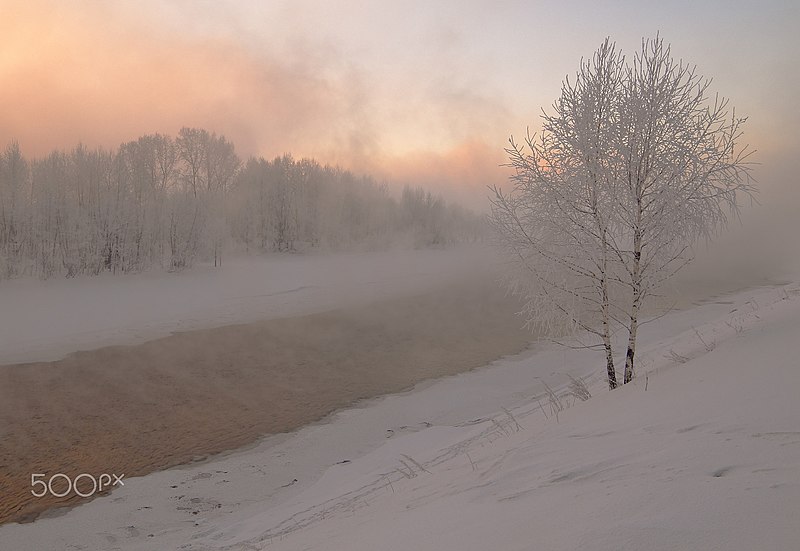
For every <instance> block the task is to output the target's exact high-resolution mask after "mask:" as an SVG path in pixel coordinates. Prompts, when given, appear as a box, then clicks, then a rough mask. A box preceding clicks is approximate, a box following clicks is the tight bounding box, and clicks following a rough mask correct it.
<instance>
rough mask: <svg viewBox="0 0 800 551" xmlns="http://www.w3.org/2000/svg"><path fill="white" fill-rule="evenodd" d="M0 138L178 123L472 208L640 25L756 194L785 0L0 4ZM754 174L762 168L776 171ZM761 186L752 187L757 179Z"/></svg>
mask: <svg viewBox="0 0 800 551" xmlns="http://www.w3.org/2000/svg"><path fill="white" fill-rule="evenodd" d="M0 11H2V12H3V14H4V16H3V17H2V18H0V31H2V33H3V36H4V45H3V46H2V50H0V52H1V53H0V78H2V82H3V86H2V87H0V101H2V102H3V104H4V105H7V106H13V108H7V109H5V110H4V111H3V113H2V114H0V129H1V130H0V143H3V144H6V143H8V142H9V141H10V140H12V139H14V140H17V141H18V142H19V143H20V146H21V148H22V150H23V152H25V154H26V155H33V156H35V155H41V154H44V153H46V152H49V151H50V150H52V149H68V148H71V147H73V146H75V145H77V144H78V143H84V144H86V145H87V146H89V147H97V146H103V147H116V146H117V145H118V144H120V143H122V142H125V141H129V140H133V139H136V138H137V137H138V136H140V135H142V134H148V133H155V132H160V133H166V134H171V135H174V134H176V133H177V131H178V130H179V129H180V128H181V127H183V126H194V127H202V128H206V129H208V130H210V131H214V132H216V133H218V134H224V135H225V136H226V137H228V138H229V139H231V140H232V141H233V142H234V143H235V144H236V146H237V151H238V152H239V154H240V155H242V156H243V157H247V156H250V155H255V156H264V157H266V158H272V157H274V156H277V155H281V154H283V153H291V154H293V155H295V157H313V158H315V159H317V160H319V161H320V162H323V163H331V164H336V165H341V166H343V167H345V168H349V169H352V170H355V171H358V172H367V173H370V174H372V175H374V176H376V177H378V178H385V179H388V180H391V181H396V182H407V183H410V184H413V185H425V186H429V187H433V188H435V189H439V190H441V191H443V192H444V193H445V194H446V195H448V196H449V197H451V198H455V199H457V200H460V201H461V202H462V203H465V204H467V205H468V206H471V207H473V208H481V207H483V206H484V205H485V196H486V185H491V184H502V183H503V182H504V181H505V179H506V177H507V174H508V173H507V172H506V170H505V169H503V168H501V167H500V166H499V165H500V164H502V163H504V162H505V160H506V159H505V154H504V152H503V147H504V146H505V145H506V143H507V139H508V137H509V135H511V134H514V135H516V136H520V135H522V134H524V133H525V131H526V128H527V127H530V128H531V129H532V130H534V131H535V130H537V129H538V124H539V116H540V113H541V109H542V108H544V109H548V108H549V106H550V105H551V104H552V102H553V101H554V100H555V99H556V97H557V96H558V93H559V87H560V83H561V81H562V79H563V78H564V77H565V76H567V75H569V74H573V73H574V72H575V71H576V70H577V68H578V65H579V62H580V59H581V57H585V56H589V55H591V54H592V52H593V51H594V50H595V49H596V48H597V47H598V46H599V44H600V43H601V42H602V40H603V39H604V38H605V37H606V36H609V37H611V39H612V40H614V41H616V42H617V44H618V46H619V47H621V48H622V49H623V51H624V52H626V53H628V54H631V53H632V52H633V51H634V50H635V49H637V48H638V46H639V43H640V41H641V39H642V38H643V37H651V36H654V35H655V34H656V33H657V32H659V33H660V34H661V36H662V37H663V38H664V39H665V40H666V41H667V42H668V43H670V44H671V45H672V48H673V52H674V54H675V55H676V56H677V57H681V58H683V59H685V60H686V61H688V62H689V63H692V64H696V65H697V68H698V71H699V72H700V73H701V74H703V75H704V76H706V77H709V78H713V80H714V82H713V84H712V90H713V91H715V92H719V93H720V94H722V95H724V96H726V97H728V98H730V100H731V104H732V105H733V106H735V107H736V109H737V113H741V114H744V115H747V116H749V117H750V120H749V121H748V124H747V126H746V128H745V141H746V142H748V143H750V144H751V145H752V146H753V147H754V148H755V149H757V150H758V151H759V154H758V155H757V158H756V160H757V161H760V162H762V163H764V164H766V163H767V162H768V163H769V164H770V171H769V172H766V171H761V170H760V169H758V170H757V171H756V176H757V177H759V180H761V181H762V182H761V183H762V186H771V185H775V184H780V183H781V182H774V181H773V180H776V179H780V178H783V177H788V176H789V175H790V174H792V173H793V172H795V170H794V166H795V163H796V162H795V160H794V158H793V157H794V151H795V150H796V146H797V144H798V139H797V134H798V133H797V131H796V128H797V127H798V123H800V120H798V118H799V117H798V110H797V109H796V108H793V102H794V97H795V96H796V93H797V91H798V90H800V84H799V81H800V77H798V74H797V71H796V70H795V69H794V63H795V59H796V56H797V54H798V52H800V40H798V36H797V33H795V32H794V31H793V29H792V27H793V24H794V23H795V22H796V21H797V20H798V15H800V9H799V8H798V7H797V6H796V5H792V4H791V3H790V2H768V3H767V5H764V4H763V3H758V4H757V3H755V2H736V3H734V4H731V3H725V2H713V3H705V4H704V5H703V6H700V7H697V6H693V5H691V4H690V3H684V2H681V3H677V4H676V3H670V5H669V6H658V5H656V4H655V3H645V4H641V3H634V2H620V3H615V4H614V5H606V6H603V7H599V6H596V5H594V4H593V3H587V2H566V3H561V4H560V5H559V6H557V7H555V6H551V5H547V4H545V3H531V2H505V3H501V4H498V3H491V4H490V3H480V2H476V3H461V2H438V3H435V4H429V3H424V2H423V3H420V2H417V3H413V2H412V3H402V4H393V3H388V2H370V3H359V2H354V1H342V2H336V3H329V2H313V1H312V2H308V1H307V2H291V3H290V2H270V3H266V4H265V3H261V2H228V3H210V2H208V3H205V2H204V3H199V2H183V1H175V2H164V1H156V0H150V1H146V2H141V3H136V4H135V5H134V4H129V3H125V2H104V3H94V2H70V3H56V4H54V3H48V2H17V1H14V0H10V1H3V2H1V3H0ZM773 174H778V175H780V176H778V177H775V176H773ZM764 175H766V176H767V179H766V181H764V178H763V176H764Z"/></svg>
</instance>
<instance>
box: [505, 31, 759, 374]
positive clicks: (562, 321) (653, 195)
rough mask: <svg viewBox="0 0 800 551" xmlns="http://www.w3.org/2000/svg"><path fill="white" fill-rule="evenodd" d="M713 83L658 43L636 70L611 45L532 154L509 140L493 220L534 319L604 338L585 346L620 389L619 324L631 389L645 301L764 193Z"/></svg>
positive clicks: (550, 119) (557, 109)
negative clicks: (509, 170) (743, 203)
mask: <svg viewBox="0 0 800 551" xmlns="http://www.w3.org/2000/svg"><path fill="white" fill-rule="evenodd" d="M709 84H710V81H708V80H705V79H703V78H702V77H700V76H698V75H697V74H696V73H695V69H694V68H693V67H690V66H688V65H686V64H684V63H683V62H681V61H676V60H674V59H673V58H672V56H671V53H670V48H669V46H665V45H664V43H663V40H662V39H660V38H658V37H656V38H655V39H654V40H644V41H643V42H642V48H641V50H640V51H639V52H637V54H636V55H635V56H634V59H633V63H632V65H631V64H628V63H626V60H625V58H624V57H623V56H622V54H621V53H620V52H619V51H618V50H617V49H616V47H615V45H614V44H612V43H610V42H609V41H608V40H606V41H605V42H604V44H603V45H602V46H601V47H600V48H599V49H598V50H597V52H596V53H595V54H594V56H593V57H592V58H591V59H590V60H587V61H584V62H582V63H581V68H580V71H579V72H578V74H577V75H576V77H575V80H574V82H572V81H570V79H569V78H567V79H566V80H565V81H564V83H563V85H562V90H561V96H560V98H559V99H558V100H557V101H556V103H555V104H554V106H553V110H554V113H553V114H552V115H549V114H545V115H544V116H543V125H542V132H541V134H540V136H539V137H538V138H537V137H536V136H528V137H527V139H526V143H525V146H527V149H526V148H525V147H524V146H521V145H519V144H517V143H516V142H515V141H514V140H513V138H512V139H511V141H510V144H511V145H510V147H509V148H508V149H507V150H506V151H507V152H508V154H509V158H510V166H512V167H513V168H514V169H515V174H514V176H513V177H512V178H511V182H512V184H513V185H512V189H511V191H510V192H509V193H505V192H503V191H502V190H501V189H499V188H497V187H495V188H494V189H493V192H494V193H493V196H492V198H491V202H492V214H491V221H492V223H493V225H494V227H495V229H496V230H497V233H498V235H499V237H500V240H501V242H502V243H503V244H504V246H505V247H506V248H507V249H508V250H509V251H510V252H512V253H513V255H514V258H515V259H516V262H515V265H516V266H517V268H518V271H517V272H516V273H515V275H513V276H512V279H511V284H512V286H514V288H515V289H516V290H517V291H518V292H520V293H521V294H523V295H524V296H525V297H526V299H527V307H526V310H525V312H526V315H527V319H528V322H529V323H530V324H532V325H537V326H539V327H540V328H542V329H544V330H545V331H548V332H550V333H551V334H552V333H553V332H557V331H563V330H564V329H565V328H571V329H574V330H583V331H586V332H587V333H588V334H590V335H593V336H594V337H596V338H597V339H598V340H599V342H595V343H593V344H590V345H587V346H592V347H594V346H597V347H601V348H602V349H603V350H604V351H605V354H606V368H607V377H608V384H609V388H611V389H613V388H615V387H616V386H617V379H616V372H615V366H614V354H613V349H612V345H613V342H612V335H613V331H614V327H619V326H622V327H623V328H624V329H626V330H627V333H628V339H627V346H626V354H625V358H626V360H625V372H624V378H623V383H627V382H629V381H630V380H631V379H632V377H633V373H634V358H635V352H636V339H637V334H638V333H637V332H638V327H639V325H640V324H641V321H640V319H639V318H640V312H641V308H642V305H643V304H644V302H645V300H646V298H647V297H648V296H651V295H652V294H653V293H654V292H655V291H656V290H657V289H658V287H659V286H660V285H661V284H662V283H663V282H664V281H666V280H667V279H668V278H670V277H671V276H672V275H674V274H675V273H676V272H677V271H678V270H680V268H681V267H683V266H684V265H685V264H686V263H687V262H689V261H690V260H691V258H692V245H693V244H694V243H695V242H696V241H697V240H698V239H700V238H710V237H711V236H713V234H714V233H715V232H716V231H717V230H718V229H719V228H721V227H722V226H724V225H725V224H726V223H727V220H728V217H729V215H731V214H734V215H735V214H736V213H738V208H739V198H741V197H742V195H751V194H752V193H753V192H754V191H755V189H754V186H753V183H752V181H751V178H750V173H749V166H748V162H747V157H748V155H749V152H748V151H747V148H746V147H744V148H742V147H740V146H739V141H740V138H741V135H742V132H741V128H742V125H743V124H744V122H745V119H744V118H739V117H736V116H735V113H734V111H733V110H732V109H731V110H729V108H728V101H727V100H725V99H722V98H720V97H719V96H715V97H714V98H713V100H711V99H709V97H708V89H709Z"/></svg>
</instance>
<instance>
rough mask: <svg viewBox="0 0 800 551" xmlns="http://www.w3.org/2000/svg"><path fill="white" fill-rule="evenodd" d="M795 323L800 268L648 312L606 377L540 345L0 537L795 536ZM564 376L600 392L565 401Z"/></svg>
mask: <svg viewBox="0 0 800 551" xmlns="http://www.w3.org/2000/svg"><path fill="white" fill-rule="evenodd" d="M799 337H800V284H798V283H797V282H795V283H791V284H787V285H781V286H772V287H763V288H757V289H750V290H746V291H743V292H739V293H736V294H734V295H730V296H727V297H725V298H724V299H720V300H717V301H715V302H710V303H707V304H704V305H702V306H697V307H694V308H691V309H688V310H684V311H676V312H672V313H670V314H668V315H666V316H664V317H662V318H660V319H657V320H655V321H653V322H652V323H649V324H647V325H644V326H643V328H642V332H641V336H640V338H641V341H640V346H639V350H640V352H639V366H640V367H639V370H638V374H637V377H636V379H635V380H634V382H633V383H631V384H629V385H626V386H625V387H623V388H620V389H618V390H615V391H614V392H609V391H608V390H606V388H605V385H604V382H603V379H602V375H603V374H602V371H603V367H604V366H603V357H602V353H598V352H591V351H586V350H573V349H566V348H563V347H556V346H554V345H537V346H535V347H533V348H532V349H531V350H529V351H528V352H526V353H525V354H522V355H520V356H517V357H512V358H506V359H503V360H501V361H498V362H495V363H493V364H492V365H490V366H487V367H485V368H483V369H480V370H476V371H473V372H470V373H464V374H460V375H457V376H453V377H448V378H445V379H441V380H438V381H435V382H429V383H425V384H423V385H418V387H417V388H416V389H414V390H413V391H410V392H406V393H402V394H397V395H391V396H387V397H384V398H380V399H375V400H370V401H367V402H364V403H361V404H359V405H358V406H356V407H353V408H350V409H347V410H343V411H340V412H338V413H336V414H333V415H331V416H330V417H329V418H328V419H327V420H325V422H322V423H318V424H314V425H311V426H308V427H306V428H304V429H302V430H299V431H297V432H295V433H292V434H290V435H279V436H275V437H271V438H267V439H266V440H264V441H262V442H261V443H259V444H258V445H255V446H253V447H251V448H249V449H245V450H239V451H236V452H233V453H229V454H224V455H222V456H219V457H216V458H214V459H212V460H210V461H207V462H204V463H200V464H195V465H190V466H187V467H183V468H176V469H170V470H167V471H163V472H159V473H153V474H151V475H148V476H145V477H141V478H132V479H126V485H125V487H124V488H121V489H119V490H115V491H114V492H113V493H112V494H111V495H109V496H107V497H103V498H99V499H96V500H94V501H92V502H90V503H88V504H86V505H83V506H80V507H77V508H74V509H72V510H69V511H68V512H66V513H65V514H63V515H61V516H56V517H53V518H42V519H39V520H37V521H36V522H34V523H32V524H25V525H18V524H9V525H5V526H0V549H3V550H5V549H8V550H28V549H31V550H34V549H36V550H48V549H53V550H56V549H108V550H111V549H116V550H129V549H137V550H139V549H141V550H159V551H163V550H167V549H180V550H193V551H199V550H204V551H209V550H220V549H227V550H236V551H243V550H252V549H266V550H309V549H311V550H317V549H319V550H342V551H344V550H347V551H357V550H370V551H374V550H404V551H405V550H408V549H415V550H428V549H430V550H434V549H435V550H444V551H450V550H452V551H455V550H458V551H465V550H467V551H468V550H476V551H477V550H481V551H484V550H487V549H494V550H502V551H512V550H530V549H547V550H578V549H581V550H583V549H593V550H640V549H647V550H667V549H669V550H675V549H703V550H715V549H719V550H726V551H730V550H748V551H749V550H754V549H764V550H791V549H800V522H798V511H800V404H798V396H800V361H798V359H797V358H798V354H797V352H796V350H797V346H798V338H799ZM565 373H572V374H574V375H584V376H587V377H588V380H589V381H590V388H591V391H592V394H593V397H592V398H591V399H589V400H588V401H586V402H580V401H574V400H573V399H572V398H562V401H563V402H564V403H565V404H566V405H567V406H568V407H566V408H565V409H564V410H563V411H561V412H560V413H559V414H558V415H557V416H556V415H555V414H554V411H553V408H552V407H551V405H550V404H549V402H548V399H547V398H546V397H545V396H544V394H543V386H542V382H546V383H547V384H549V385H550V386H551V387H552V388H554V389H556V390H562V391H563V390H564V389H565V388H566V387H565V384H566V382H567V379H566V375H565ZM573 402H575V403H573Z"/></svg>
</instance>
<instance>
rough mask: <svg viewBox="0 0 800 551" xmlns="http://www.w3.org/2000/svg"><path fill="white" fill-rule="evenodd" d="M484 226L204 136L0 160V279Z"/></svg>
mask: <svg viewBox="0 0 800 551" xmlns="http://www.w3.org/2000/svg"><path fill="white" fill-rule="evenodd" d="M482 227H483V224H482V218H481V217H480V216H479V215H477V214H475V213H473V212H470V211H468V210H465V209H463V208H461V207H460V206H458V205H456V204H448V203H446V202H445V201H444V199H443V198H442V197H440V196H435V195H432V194H431V193H430V192H426V191H425V190H424V189H422V188H413V187H409V186H406V187H405V188H404V189H403V191H402V194H401V195H400V197H399V198H397V197H395V196H394V195H393V194H392V193H391V190H390V186H389V184H387V183H385V182H378V181H377V180H376V179H374V178H372V177H370V176H363V175H356V174H354V173H353V172H350V171H348V170H344V169H341V168H338V167H331V166H327V165H325V166H323V165H321V164H320V163H318V162H316V161H314V160H312V159H299V160H298V159H294V158H293V157H292V156H291V155H284V156H281V157H277V158H275V159H273V160H271V161H270V160H266V159H264V158H251V159H249V160H247V161H245V162H243V161H242V160H241V159H240V158H239V157H238V155H237V154H236V150H235V147H234V144H233V143H232V142H231V141H229V140H227V139H226V138H225V137H224V136H219V135H216V134H215V133H213V132H209V131H207V130H203V129H196V128H182V129H181V130H180V132H179V133H178V135H177V137H175V138H173V137H170V136H165V135H162V134H151V135H145V136H142V137H140V138H139V139H137V140H135V141H131V142H127V143H124V144H122V145H120V146H119V147H118V148H117V149H111V150H109V149H90V148H87V147H85V146H83V145H78V146H77V147H75V148H74V149H72V150H70V151H53V152H51V153H50V154H49V155H46V156H44V157H41V158H32V159H27V158H26V157H25V155H24V153H23V152H22V151H21V149H20V146H19V144H18V143H16V142H12V143H10V144H9V145H8V146H7V147H6V148H5V150H4V151H3V152H2V154H0V279H6V278H13V277H20V276H37V277H41V278H49V277H53V276H66V277H72V276H76V275H97V274H100V273H102V272H111V273H130V272H139V271H142V270H146V269H150V268H161V269H165V270H180V269H183V268H186V267H189V266H191V265H192V264H193V263H195V262H197V261H208V262H213V263H214V265H219V264H221V262H222V261H223V257H224V256H225V255H227V254H230V253H232V252H235V253H257V252H261V251H297V250H309V249H320V248H321V249H334V250H352V249H371V250H372V249H386V248H389V247H391V246H396V245H401V246H407V247H417V248H419V247H439V246H445V245H448V244H452V243H456V242H462V241H473V240H476V239H478V238H479V237H480V235H481V230H482Z"/></svg>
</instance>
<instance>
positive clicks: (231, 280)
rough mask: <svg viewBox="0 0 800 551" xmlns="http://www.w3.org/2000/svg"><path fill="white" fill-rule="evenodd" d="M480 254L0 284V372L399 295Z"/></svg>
mask: <svg viewBox="0 0 800 551" xmlns="http://www.w3.org/2000/svg"><path fill="white" fill-rule="evenodd" d="M490 255H491V253H489V252H488V251H486V250H485V249H482V248H480V247H466V246H465V247H462V248H454V249H448V250H419V251H414V250H408V251H392V252H370V253H349V254H346V253H339V254H316V255H271V256H267V257H249V258H247V257H246V258H236V259H231V260H230V261H226V263H225V264H224V266H223V267H221V268H212V267H205V268H204V267H199V268H196V269H193V270H190V271H187V272H184V273H181V274H170V273H164V272H153V273H148V274H134V275H126V276H112V275H107V274H106V275H102V276H99V277H83V278H76V279H53V280H48V281H39V280H31V279H20V280H12V281H2V282H0V308H2V311H1V312H0V365H2V364H9V363H17V362H29V361H48V360H56V359H59V358H61V357H63V356H64V355H66V354H68V353H70V352H74V351H76V350H90V349H94V348H99V347H101V346H107V345H116V344H137V343H141V342H144V341H147V340H150V339H153V338H158V337H162V336H166V335H169V334H170V333H171V332H174V331H186V330H190V329H205V328H210V327H218V326H222V325H229V324H233V323H246V322H249V321H256V320H262V319H270V318H279V317H287V316H296V315H303V314H310V313H314V312H321V311H325V310H329V309H332V308H337V307H340V306H345V305H352V304H356V303H362V302H370V301H375V300H380V299H387V298H394V297H402V296H407V295H411V294H414V293H419V292H421V291H427V290H429V289H430V288H432V287H435V286H436V285H442V284H444V283H446V282H447V281H449V280H450V279H452V278H453V277H454V276H455V275H458V274H469V273H474V272H475V271H483V270H485V269H487V267H488V266H489V265H491V264H492V262H489V263H487V262H486V259H487V258H492V257H491V256H490Z"/></svg>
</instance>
